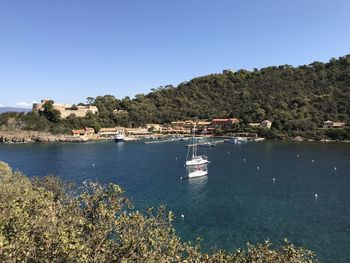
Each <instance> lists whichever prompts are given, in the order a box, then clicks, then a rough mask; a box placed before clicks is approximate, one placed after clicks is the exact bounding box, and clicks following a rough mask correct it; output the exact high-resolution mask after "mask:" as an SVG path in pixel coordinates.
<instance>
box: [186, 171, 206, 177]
mask: <svg viewBox="0 0 350 263" xmlns="http://www.w3.org/2000/svg"><path fill="white" fill-rule="evenodd" d="M207 174H208V171H194V172H191V173H189V174H188V178H196V177H202V176H206V175H207Z"/></svg>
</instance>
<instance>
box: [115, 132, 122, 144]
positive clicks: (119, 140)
mask: <svg viewBox="0 0 350 263" xmlns="http://www.w3.org/2000/svg"><path fill="white" fill-rule="evenodd" d="M114 141H115V142H124V141H125V136H124V134H122V133H119V134H117V135H116V136H115V138H114Z"/></svg>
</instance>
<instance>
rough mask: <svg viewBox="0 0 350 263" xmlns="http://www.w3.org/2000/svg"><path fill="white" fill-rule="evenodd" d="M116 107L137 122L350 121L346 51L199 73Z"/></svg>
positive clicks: (293, 124)
mask: <svg viewBox="0 0 350 263" xmlns="http://www.w3.org/2000/svg"><path fill="white" fill-rule="evenodd" d="M96 103H97V105H98V100H97V101H96ZM117 107H118V108H119V109H123V110H127V111H128V112H129V118H130V120H131V121H133V122H136V123H137V124H143V123H148V122H158V123H166V122H170V121H174V120H181V119H186V118H192V117H198V118H200V119H211V118H214V117H229V116H232V117H238V118H240V119H242V120H243V121H244V122H251V121H253V122H254V121H261V120H263V119H271V120H273V122H274V126H275V128H277V129H283V128H284V127H286V126H288V127H289V128H290V129H302V130H304V129H310V128H313V127H317V126H320V125H321V124H322V123H323V121H325V120H327V119H330V120H340V121H345V122H349V121H350V55H347V56H344V57H341V58H339V59H331V60H330V62H328V63H321V62H313V63H312V64H310V65H305V66H300V67H292V66H288V65H282V66H273V67H267V68H263V69H261V70H254V71H246V70H239V71H237V72H235V73H228V74H213V75H208V76H203V77H199V78H195V79H192V80H191V81H189V82H185V83H182V84H180V85H179V86H178V87H172V86H166V87H164V88H159V89H157V90H154V91H153V92H151V93H149V94H147V95H137V96H136V98H135V99H134V100H131V101H130V100H128V98H126V99H123V100H121V101H119V102H118V105H117Z"/></svg>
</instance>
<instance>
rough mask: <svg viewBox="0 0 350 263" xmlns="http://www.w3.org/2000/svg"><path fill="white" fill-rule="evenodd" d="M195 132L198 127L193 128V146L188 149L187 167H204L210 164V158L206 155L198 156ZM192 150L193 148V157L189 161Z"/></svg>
mask: <svg viewBox="0 0 350 263" xmlns="http://www.w3.org/2000/svg"><path fill="white" fill-rule="evenodd" d="M195 131H196V125H194V127H193V137H192V145H191V147H189V148H188V151H187V158H186V166H194V165H203V164H207V163H209V161H208V157H207V156H205V155H197V144H198V142H197V141H196V139H195V136H196V135H195ZM190 148H192V156H191V158H190V159H189V153H190V150H191V149H190Z"/></svg>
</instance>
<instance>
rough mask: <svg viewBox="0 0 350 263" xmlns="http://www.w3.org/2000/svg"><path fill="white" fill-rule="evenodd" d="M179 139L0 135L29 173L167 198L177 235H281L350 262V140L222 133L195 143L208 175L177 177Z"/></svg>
mask: <svg viewBox="0 0 350 263" xmlns="http://www.w3.org/2000/svg"><path fill="white" fill-rule="evenodd" d="M184 146H185V142H171V143H162V144H152V145H144V144H142V143H141V142H136V143H123V144H115V143H113V142H99V143H85V144H68V143H67V144H26V145H0V160H2V161H5V162H8V163H9V164H10V165H11V166H12V167H14V168H15V169H18V170H20V171H22V172H24V173H25V174H26V175H29V176H35V175H38V176H42V175H47V174H55V175H58V176H60V177H62V178H64V179H68V180H73V181H76V182H77V183H81V182H82V181H84V180H87V179H93V180H97V181H99V182H102V183H109V182H114V183H117V184H119V185H121V186H122V187H123V188H124V189H125V191H126V194H127V196H128V197H129V198H130V199H132V200H133V202H134V204H135V205H136V207H137V208H140V209H141V208H144V207H147V206H158V205H159V204H166V206H167V208H168V209H170V210H172V211H173V212H174V213H175V215H176V216H177V219H176V222H175V226H176V228H177V231H178V234H179V235H180V236H181V237H182V239H183V240H195V239H196V237H202V238H203V239H204V240H203V242H202V245H203V248H204V249H206V250H210V249H213V248H223V249H227V250H232V249H237V248H239V247H242V248H243V247H245V245H246V242H253V243H254V242H262V241H264V240H266V239H270V240H271V241H272V242H274V243H278V242H280V241H282V240H283V239H284V238H285V237H287V238H288V239H289V240H290V241H291V242H293V243H295V244H297V245H304V246H306V247H308V248H310V249H312V250H313V251H315V252H316V253H317V254H318V256H319V259H321V260H322V261H324V262H350V145H349V144H333V143H332V144H325V143H288V142H259V143H247V144H240V145H235V144H229V143H225V144H221V145H218V146H217V147H214V148H202V149H200V151H201V152H202V153H205V154H207V155H208V157H209V160H210V161H211V163H210V164H209V174H208V176H207V177H204V178H197V179H191V180H181V179H180V177H181V176H184V175H185V173H186V170H185V168H184V167H183V164H184V162H185V158H186V153H187V149H186V148H185V147H184ZM298 155H299V156H298ZM244 158H245V159H246V161H244V160H243V159H244ZM312 160H314V162H312ZM92 164H95V165H94V166H93V165H92ZM258 166H259V167H260V169H259V170H258V169H257V167H258ZM335 167H336V168H337V169H336V170H335V169H334V168H335ZM273 178H275V182H273ZM316 193H317V195H318V198H317V199H315V196H314V195H315V194H316ZM181 214H184V215H185V218H184V220H181V219H180V215H181Z"/></svg>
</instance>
